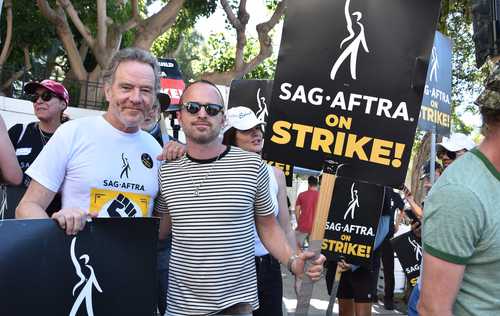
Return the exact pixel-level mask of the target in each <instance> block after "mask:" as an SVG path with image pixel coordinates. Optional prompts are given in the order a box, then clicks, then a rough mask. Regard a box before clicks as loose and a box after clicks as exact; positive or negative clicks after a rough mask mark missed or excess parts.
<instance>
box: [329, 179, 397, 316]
mask: <svg viewBox="0 0 500 316" xmlns="http://www.w3.org/2000/svg"><path fill="white" fill-rule="evenodd" d="M391 191H392V188H389V187H385V188H384V202H383V203H384V204H383V205H382V213H381V216H380V220H379V223H378V227H377V233H376V235H375V242H374V246H373V249H374V254H375V253H376V252H378V251H380V249H379V247H380V246H381V244H382V242H383V241H384V239H385V238H386V237H387V234H388V233H389V230H390V225H391V214H390V212H391V199H390V196H391ZM374 256H375V255H374ZM379 260H380V259H379ZM336 269H340V271H342V276H341V278H340V282H339V287H338V291H337V298H338V299H339V315H340V316H370V315H372V303H373V300H374V299H373V288H374V284H373V283H374V282H373V281H374V278H375V271H374V265H372V266H371V267H366V266H357V265H353V264H350V263H347V262H346V261H345V260H340V261H338V262H335V261H329V262H328V263H327V270H326V271H327V272H326V276H325V281H326V287H327V291H328V294H329V295H331V291H332V286H333V282H334V279H335V273H336Z"/></svg>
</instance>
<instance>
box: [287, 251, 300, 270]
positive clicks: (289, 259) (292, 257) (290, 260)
mask: <svg viewBox="0 0 500 316" xmlns="http://www.w3.org/2000/svg"><path fill="white" fill-rule="evenodd" d="M298 258H299V256H298V255H296V254H293V255H291V256H290V258H288V262H287V263H286V267H287V268H288V271H290V272H291V273H292V274H294V273H293V271H292V265H293V262H294V261H295V260H296V259H298Z"/></svg>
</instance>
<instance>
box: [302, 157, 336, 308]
mask: <svg viewBox="0 0 500 316" xmlns="http://www.w3.org/2000/svg"><path fill="white" fill-rule="evenodd" d="M338 166H339V165H338V164H337V163H335V162H332V161H326V162H325V167H324V168H323V176H322V179H321V186H320V189H319V197H318V202H317V204H316V213H315V215H314V225H313V227H312V231H311V235H310V236H309V249H308V251H312V252H314V253H315V254H316V256H315V257H314V259H315V258H317V257H318V256H319V254H320V253H321V244H322V243H323V236H324V235H325V223H326V220H327V219H328V213H329V212H330V204H331V201H332V198H333V188H334V187H335V180H336V178H337V176H336V175H335V174H336V171H337V168H338ZM314 259H312V260H314ZM309 265H310V261H308V262H306V270H307V268H308V267H309ZM339 279H340V276H339ZM313 288H314V285H313V282H312V281H311V279H310V278H309V277H308V276H307V275H304V280H303V281H302V285H301V288H300V290H299V295H298V297H297V308H296V309H295V316H307V313H308V312H309V306H310V301H311V297H312V291H313Z"/></svg>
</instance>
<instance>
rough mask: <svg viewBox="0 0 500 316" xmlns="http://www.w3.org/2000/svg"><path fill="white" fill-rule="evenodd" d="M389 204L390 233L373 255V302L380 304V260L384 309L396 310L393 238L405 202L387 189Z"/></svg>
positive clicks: (390, 189)
mask: <svg viewBox="0 0 500 316" xmlns="http://www.w3.org/2000/svg"><path fill="white" fill-rule="evenodd" d="M384 199H387V200H388V201H389V203H384V205H386V207H390V210H389V212H388V213H387V212H384V214H388V215H389V217H390V220H389V232H388V233H387V236H386V237H385V238H384V240H383V241H382V244H381V245H380V247H379V250H378V251H375V252H374V254H373V260H374V261H373V272H374V284H373V302H375V303H377V302H378V297H377V283H378V276H379V271H380V260H382V264H383V266H384V308H385V309H387V310H393V309H394V282H395V281H394V249H392V244H391V238H392V237H393V236H394V233H396V232H397V231H398V229H399V223H400V216H399V215H400V214H402V213H403V208H404V205H405V204H404V201H403V199H402V198H401V196H400V195H399V193H398V192H395V191H394V190H393V189H392V188H390V187H386V188H385V197H384ZM396 213H398V220H397V221H396V222H395V221H394V217H395V215H396Z"/></svg>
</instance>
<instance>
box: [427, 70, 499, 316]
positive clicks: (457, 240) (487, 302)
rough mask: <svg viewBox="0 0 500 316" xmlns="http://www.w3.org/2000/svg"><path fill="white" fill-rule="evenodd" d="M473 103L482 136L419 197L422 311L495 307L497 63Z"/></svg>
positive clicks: (487, 311) (492, 310)
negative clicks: (424, 196)
mask: <svg viewBox="0 0 500 316" xmlns="http://www.w3.org/2000/svg"><path fill="white" fill-rule="evenodd" d="M476 104H477V105H478V106H479V110H480V112H481V116H482V119H483V128H482V133H483V134H484V136H485V137H484V140H483V141H482V142H481V144H480V145H479V146H478V147H476V148H474V149H472V150H470V151H469V152H468V153H466V154H464V155H463V156H462V157H461V158H460V159H459V160H457V161H456V162H454V163H453V164H452V165H451V166H449V167H447V168H446V171H445V172H444V173H443V175H442V176H441V177H440V178H439V180H438V181H437V182H436V184H434V186H433V188H432V190H431V192H430V195H429V197H428V198H427V200H426V203H425V217H424V225H423V227H424V228H423V231H422V240H423V247H424V258H423V264H424V267H425V268H424V270H423V275H422V289H421V295H420V302H419V305H418V310H419V313H420V315H423V316H426V315H445V316H446V315H458V316H461V315H497V314H498V311H499V310H500V295H499V293H500V221H499V218H500V214H499V210H500V209H499V205H500V64H498V63H497V65H496V67H495V69H494V70H493V73H492V74H491V75H490V77H489V78H488V80H487V84H486V88H485V90H484V91H483V92H482V93H481V95H480V96H479V97H478V99H477V100H476Z"/></svg>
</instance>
